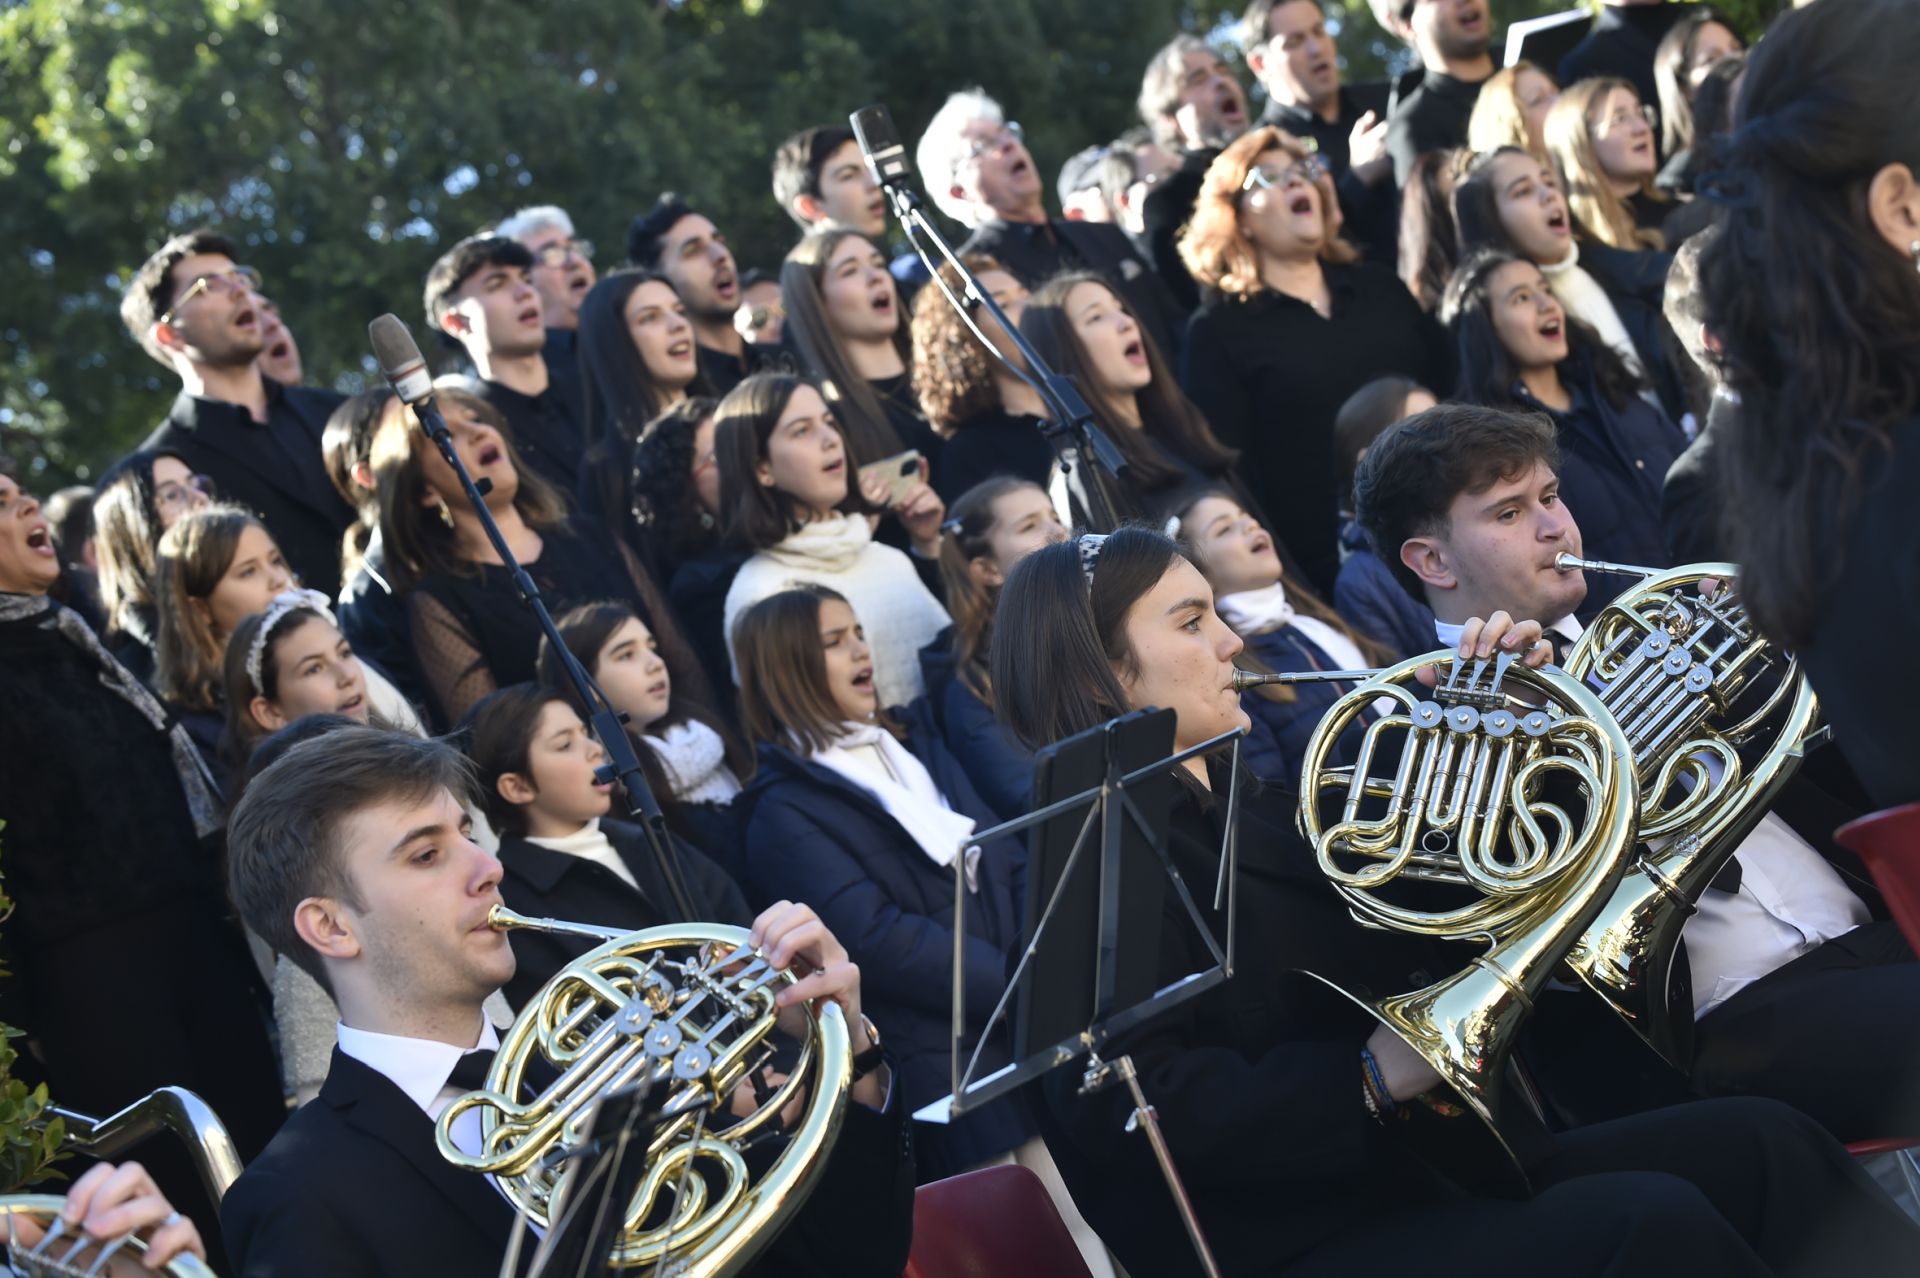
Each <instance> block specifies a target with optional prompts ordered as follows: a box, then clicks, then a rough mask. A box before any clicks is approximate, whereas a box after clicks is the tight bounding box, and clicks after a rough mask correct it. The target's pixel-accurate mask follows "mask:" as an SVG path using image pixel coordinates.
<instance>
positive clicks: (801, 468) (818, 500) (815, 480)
mask: <svg viewBox="0 0 1920 1278" xmlns="http://www.w3.org/2000/svg"><path fill="white" fill-rule="evenodd" d="M754 473H755V474H756V476H757V477H758V478H759V480H760V482H761V483H763V484H765V485H767V486H768V487H770V488H778V489H779V490H780V491H781V492H783V493H785V494H787V496H789V497H791V498H793V499H794V500H795V501H797V502H799V503H800V505H802V506H803V507H805V508H806V509H807V510H808V511H810V512H812V513H813V514H814V515H815V516H824V515H826V514H828V513H829V512H830V511H832V510H833V508H834V507H836V506H838V505H839V504H840V503H841V502H843V501H845V500H846V499H847V446H846V441H845V440H843V439H842V438H841V437H840V431H839V429H838V428H837V427H836V426H835V425H834V422H833V417H832V415H831V414H829V413H828V412H827V402H826V401H825V400H823V399H821V398H820V392H819V391H817V390H815V389H814V388H813V387H811V386H802V387H800V388H799V389H798V390H796V391H794V392H793V397H792V398H791V399H789V400H787V406H786V408H784V409H782V410H781V413H780V420H779V422H778V423H777V424H776V425H775V426H774V428H773V433H772V434H770V435H768V436H767V456H766V459H765V460H764V461H762V462H760V463H759V464H758V465H757V466H755V467H754Z"/></svg>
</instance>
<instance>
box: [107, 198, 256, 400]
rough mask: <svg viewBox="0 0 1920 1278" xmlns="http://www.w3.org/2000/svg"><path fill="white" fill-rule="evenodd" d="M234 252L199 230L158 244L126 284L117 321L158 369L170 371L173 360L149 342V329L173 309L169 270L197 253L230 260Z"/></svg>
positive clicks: (224, 241) (211, 233) (203, 229)
mask: <svg viewBox="0 0 1920 1278" xmlns="http://www.w3.org/2000/svg"><path fill="white" fill-rule="evenodd" d="M236 251H237V250H236V248H235V246H234V243H233V241H232V240H230V239H228V238H227V237H226V236H224V235H221V234H219V233H218V232H216V231H212V230H209V229H208V228H206V227H200V228H198V229H197V230H192V231H186V232H183V233H182V234H179V235H176V236H174V237H173V238H172V239H170V240H168V241H167V242H166V243H165V244H162V245H161V246H160V247H159V248H158V249H156V250H154V253H153V256H151V257H149V258H148V259H147V260H146V261H144V262H142V263H140V268H139V269H138V270H136V271H135V272H134V273H133V278H132V279H130V280H128V281H127V287H126V291H125V292H123V293H121V295H120V322H121V323H122V324H125V325H126V326H127V332H128V333H129V334H131V335H132V337H133V340H134V341H136V342H138V343H140V349H141V350H143V351H145V352H146V353H147V354H149V355H151V356H153V358H154V359H155V360H157V361H158V362H159V364H160V366H161V367H162V368H165V369H166V370H168V371H169V372H171V371H172V370H173V360H172V359H171V358H169V357H168V355H167V352H166V348H165V347H163V346H161V345H160V343H158V342H156V341H155V340H154V339H153V326H154V325H155V324H156V323H158V322H159V319H160V317H161V316H162V315H165V314H166V313H167V311H168V310H169V309H171V308H172V306H173V268H174V267H176V266H178V265H179V264H180V263H182V262H184V261H186V260H187V259H188V258H190V257H194V256H196V255H197V254H201V253H219V254H221V255H222V256H224V257H227V258H231V257H233V255H234V253H235V252H236Z"/></svg>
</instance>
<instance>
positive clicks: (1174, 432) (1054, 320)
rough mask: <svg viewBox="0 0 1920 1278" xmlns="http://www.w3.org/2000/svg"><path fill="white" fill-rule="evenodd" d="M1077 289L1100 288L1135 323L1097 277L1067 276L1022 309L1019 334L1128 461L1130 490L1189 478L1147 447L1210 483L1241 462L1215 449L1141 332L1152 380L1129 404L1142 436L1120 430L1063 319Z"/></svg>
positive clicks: (1110, 402) (1116, 410)
mask: <svg viewBox="0 0 1920 1278" xmlns="http://www.w3.org/2000/svg"><path fill="white" fill-rule="evenodd" d="M1082 284H1098V285H1099V286H1100V287H1101V288H1104V289H1106V290H1107V292H1108V293H1110V294H1112V296H1113V303H1114V305H1115V306H1117V307H1119V308H1120V309H1121V310H1122V311H1124V312H1125V313H1126V314H1127V315H1129V316H1133V318H1134V319H1135V321H1136V323H1137V321H1138V317H1137V316H1134V315H1133V311H1132V310H1131V309H1129V308H1128V306H1127V303H1126V299H1125V298H1123V297H1121V296H1120V294H1119V292H1118V291H1117V290H1115V288H1114V287H1113V285H1112V284H1110V283H1108V282H1107V279H1106V277H1105V276H1103V275H1097V274H1095V273H1093V272H1092V271H1067V272H1065V273H1064V274H1060V275H1056V276H1054V277H1053V278H1052V279H1050V280H1048V281H1047V282H1046V284H1045V285H1043V286H1042V287H1041V289H1040V291H1039V292H1037V293H1035V294H1034V295H1033V296H1032V297H1031V298H1029V299H1028V301H1027V309H1026V312H1025V314H1023V315H1021V317H1020V331H1021V332H1022V333H1024V334H1026V336H1027V340H1028V341H1030V342H1032V343H1033V348H1034V350H1035V351H1036V352H1038V353H1039V355H1040V358H1041V359H1044V360H1046V361H1047V363H1049V364H1051V365H1052V366H1053V367H1054V368H1056V369H1058V370H1059V371H1061V372H1062V373H1065V374H1066V375H1067V376H1069V377H1071V378H1072V379H1073V381H1074V384H1075V385H1076V386H1078V387H1079V388H1080V393H1081V394H1082V395H1084V396H1086V399H1087V404H1088V406H1089V407H1091V408H1092V409H1093V413H1094V416H1095V417H1097V418H1099V419H1100V424H1101V425H1102V426H1104V427H1106V429H1107V433H1108V434H1109V435H1110V436H1111V437H1112V439H1113V442H1114V444H1115V445H1116V446H1117V447H1118V448H1119V449H1120V452H1121V454H1122V455H1123V456H1125V457H1126V459H1127V469H1128V472H1129V473H1130V474H1131V476H1132V478H1133V483H1134V485H1135V486H1136V487H1138V488H1141V489H1144V490H1146V491H1149V492H1151V491H1155V490H1158V489H1163V488H1169V487H1172V486H1173V485H1175V484H1178V483H1179V482H1180V481H1182V480H1184V479H1185V478H1187V476H1186V474H1185V473H1184V472H1183V471H1181V469H1180V468H1179V467H1177V466H1175V465H1173V464H1171V463H1169V462H1168V461H1167V460H1166V459H1165V458H1163V457H1161V456H1160V454H1159V453H1158V452H1156V451H1155V450H1154V448H1153V446H1152V444H1150V443H1148V442H1147V439H1143V438H1141V436H1142V435H1145V436H1147V438H1148V439H1152V440H1157V441H1158V442H1160V443H1162V444H1165V445H1166V446H1167V447H1168V448H1170V449H1171V450H1173V452H1174V453H1176V454H1178V455H1179V456H1180V457H1181V458H1183V459H1184V460H1185V461H1186V462H1187V463H1188V464H1189V465H1191V466H1192V467H1194V469H1196V470H1200V471H1204V472H1205V473H1207V474H1209V475H1224V474H1225V473H1226V472H1227V471H1228V470H1229V469H1230V468H1231V467H1232V466H1233V464H1234V463H1235V462H1236V461H1238V460H1240V454H1239V453H1238V452H1236V451H1234V450H1233V449H1231V448H1228V447H1227V446H1226V445H1225V444H1223V443H1221V442H1220V439H1219V437H1218V436H1216V435H1215V434H1214V433H1213V427H1211V426H1209V425H1207V419H1206V418H1205V417H1204V416H1202V415H1201V412H1200V410H1199V409H1198V408H1197V407H1195V406H1194V403H1193V401H1192V400H1190V399H1188V398H1187V396H1186V393H1185V392H1184V391H1182V390H1181V389H1180V384H1179V382H1177V381H1175V380H1174V376H1173V371H1172V370H1171V369H1170V368H1168V366H1167V361H1166V357H1165V356H1164V355H1162V354H1161V352H1160V348H1159V346H1157V345H1156V344H1155V343H1154V340H1153V335H1152V334H1151V333H1149V332H1147V330H1146V328H1145V327H1144V326H1140V327H1139V333H1138V335H1139V339H1140V349H1141V350H1142V351H1144V352H1145V353H1146V357H1147V369H1148V371H1149V372H1150V373H1151V374H1152V379H1151V380H1150V381H1149V382H1148V383H1147V385H1146V386H1145V387H1144V388H1142V389H1141V390H1140V391H1138V392H1137V393H1136V394H1135V396H1134V401H1135V403H1136V404H1137V405H1138V407H1139V410H1140V429H1139V430H1138V431H1135V430H1133V429H1131V428H1129V427H1127V426H1126V425H1124V424H1123V423H1124V422H1125V420H1126V419H1125V417H1124V416H1123V415H1122V414H1121V412H1120V404H1119V401H1118V400H1116V399H1115V398H1114V397H1113V396H1111V395H1108V394H1107V393H1105V392H1104V391H1102V390H1101V389H1100V387H1099V384H1098V379H1097V378H1096V377H1095V376H1094V370H1093V364H1092V363H1091V362H1090V361H1089V360H1088V359H1087V354H1086V348H1085V347H1084V346H1082V345H1081V343H1080V335H1079V333H1077V332H1076V331H1075V330H1074V327H1073V320H1072V318H1071V317H1070V316H1068V314H1067V295H1068V294H1070V293H1072V292H1073V290H1074V289H1076V288H1078V287H1079V286H1080V285H1082Z"/></svg>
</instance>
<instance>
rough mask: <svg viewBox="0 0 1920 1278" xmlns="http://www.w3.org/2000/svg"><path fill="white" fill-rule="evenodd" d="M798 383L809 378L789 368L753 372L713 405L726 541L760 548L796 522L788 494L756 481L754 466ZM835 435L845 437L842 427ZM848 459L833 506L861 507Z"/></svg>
mask: <svg viewBox="0 0 1920 1278" xmlns="http://www.w3.org/2000/svg"><path fill="white" fill-rule="evenodd" d="M802 386H813V383H812V382H810V381H808V380H806V379H805V378H803V377H795V376H793V375H792V374H790V373H755V374H754V375H753V376H751V377H749V378H747V379H746V380H745V381H743V382H741V383H740V384H739V385H738V386H736V387H734V388H733V389H732V390H730V391H728V392H727V394H726V397H725V398H724V399H722V400H721V401H720V404H719V406H718V407H716V408H715V409H714V410H713V452H714V456H715V458H716V459H718V461H719V463H720V534H721V537H722V539H723V540H724V541H726V542H728V543H729V544H731V545H734V546H738V547H740V548H742V549H745V550H765V549H767V548H768V547H769V546H777V545H779V544H780V543H781V542H783V541H785V540H786V539H787V536H788V535H789V534H790V533H793V532H796V531H798V530H799V528H800V526H801V520H800V512H799V510H798V508H797V507H796V506H795V504H794V500H793V498H792V497H790V496H788V495H787V493H785V492H784V491H782V490H781V489H779V488H776V487H774V486H773V485H771V484H763V483H761V482H760V480H759V477H758V469H759V466H760V463H761V462H763V461H765V460H766V459H767V440H768V439H769V438H771V437H772V435H773V428H774V427H775V426H777V425H779V424H780V415H781V414H782V413H784V412H786V411H787V404H788V402H789V401H791V400H792V399H793V396H794V392H795V391H798V390H799V389H800V388H801V387H802ZM815 389H816V390H818V389H819V388H818V387H815ZM821 398H822V399H823V400H824V399H825V396H824V395H822V397H821ZM829 415H830V416H831V411H830V412H829ZM834 429H835V430H836V431H837V430H839V427H838V426H837V425H836V426H835V427H834ZM841 438H842V439H844V438H845V435H844V433H843V434H842V436H841ZM852 461H853V459H852V457H851V456H849V457H848V475H847V496H846V499H845V500H844V501H842V502H841V503H840V506H839V507H838V509H840V510H843V511H849V512H851V511H863V510H865V509H866V502H865V501H864V500H863V499H862V498H861V496H860V490H859V487H858V486H857V485H856V484H855V483H854V482H853V474H852Z"/></svg>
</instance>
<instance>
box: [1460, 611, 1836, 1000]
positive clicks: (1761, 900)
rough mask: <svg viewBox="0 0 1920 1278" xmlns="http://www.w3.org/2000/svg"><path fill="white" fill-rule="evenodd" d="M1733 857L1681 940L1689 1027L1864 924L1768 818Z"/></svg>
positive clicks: (1566, 622) (1830, 876)
mask: <svg viewBox="0 0 1920 1278" xmlns="http://www.w3.org/2000/svg"><path fill="white" fill-rule="evenodd" d="M1433 629H1434V633H1435V635H1437V636H1438V637H1439V640H1440V642H1441V643H1442V644H1444V645H1446V646H1447V647H1453V646H1455V645H1456V644H1458V643H1459V642H1460V632H1461V630H1462V629H1463V627H1461V626H1458V625H1454V624H1452V623H1450V622H1444V621H1436V622H1435V623H1434V627H1433ZM1547 629H1548V630H1553V631H1558V632H1559V633H1560V634H1563V635H1565V636H1566V637H1567V638H1569V639H1578V638H1579V637H1580V634H1581V630H1582V627H1581V625H1580V623H1579V622H1578V621H1575V620H1574V619H1573V618H1572V617H1564V618H1562V619H1561V620H1559V621H1557V622H1554V623H1553V624H1552V625H1550V626H1548V627H1547ZM1700 757H1701V758H1702V760H1703V761H1704V762H1705V763H1706V765H1707V768H1708V770H1709V771H1710V772H1711V773H1712V774H1713V776H1714V779H1715V780H1718V779H1719V774H1720V766H1719V760H1718V759H1717V758H1716V757H1715V756H1713V755H1709V754H1703V755H1701V756H1700ZM1669 841H1670V836H1669V837H1662V838H1659V839H1655V840H1652V841H1650V842H1649V843H1648V845H1647V846H1648V847H1649V848H1651V849H1653V850H1654V851H1659V850H1660V849H1661V848H1664V847H1665V846H1666V845H1667V843H1668V842H1669ZM1735 855H1736V856H1738V857H1739V858H1740V890H1739V891H1737V892H1720V891H1716V890H1713V889H1709V890H1707V891H1705V892H1702V893H1701V894H1700V900H1699V902H1698V905H1699V912H1698V913H1696V914H1695V915H1694V916H1693V917H1692V918H1690V919H1688V920H1687V922H1686V926H1685V927H1684V928H1682V929H1681V932H1680V935H1681V939H1682V940H1683V941H1685V943H1686V947H1687V964H1688V966H1689V967H1690V968H1691V969H1692V973H1693V1016H1694V1019H1695V1020H1699V1019H1700V1018H1701V1017H1703V1016H1705V1015H1706V1014H1707V1013H1709V1012H1711V1011H1713V1010H1714V1009H1715V1008H1717V1007H1719V1006H1720V1005H1721V1004H1722V1003H1725V1002H1726V1001H1727V1000H1728V999H1730V998H1732V997H1733V996H1734V995H1735V994H1738V993H1739V992H1740V991H1741V990H1742V989H1745V988H1746V987H1747V986H1748V985H1751V984H1752V983H1753V982H1755V981H1757V980H1759V979H1760V978H1761V977H1763V976H1765V975H1766V974H1767V973H1769V972H1771V971H1773V970H1774V969H1776V968H1779V967H1784V966H1785V965H1786V964H1788V963H1791V962H1792V961H1793V960H1794V959H1797V958H1799V957H1800V956H1801V955H1803V954H1805V953H1806V952H1807V951H1809V950H1811V949H1813V948H1814V947H1815V946H1817V945H1820V944H1822V943H1823V942H1826V941H1831V940H1832V939H1834V938H1835V937H1837V936H1843V935H1845V934H1846V933H1848V932H1851V931H1852V930H1853V929H1854V928H1856V927H1859V926H1860V925H1861V924H1863V923H1865V922H1867V921H1868V919H1869V917H1870V916H1869V914H1868V912H1867V907H1866V904H1865V902H1863V901H1861V899H1860V898H1859V897H1858V896H1856V895H1854V893H1853V890H1852V889H1850V888H1849V887H1848V886H1847V885H1846V881H1845V880H1843V879H1842V878H1841V877H1840V876H1839V874H1838V873H1836V872H1835V871H1834V868H1833V867H1832V866H1831V865H1829V864H1828V863H1827V859H1826V858H1825V857H1823V856H1821V855H1820V854H1819V853H1818V852H1817V851H1815V850H1814V848H1813V846H1812V845H1811V844H1809V843H1808V842H1807V841H1806V840H1805V839H1803V838H1801V837H1800V836H1799V835H1798V834H1796V833H1795V832H1794V830H1793V827H1792V826H1790V825H1788V824H1787V823H1786V822H1785V821H1782V820H1781V819H1780V818H1779V817H1777V816H1775V815H1774V814H1773V813H1771V812H1769V813H1767V815H1765V816H1763V817H1761V818H1760V823H1759V824H1758V825H1756V826H1754V828H1753V832H1752V833H1750V834H1749V835H1747V838H1746V841H1745V842H1743V843H1742V844H1741V845H1740V847H1739V848H1738V849H1737V850H1736V852H1735Z"/></svg>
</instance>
